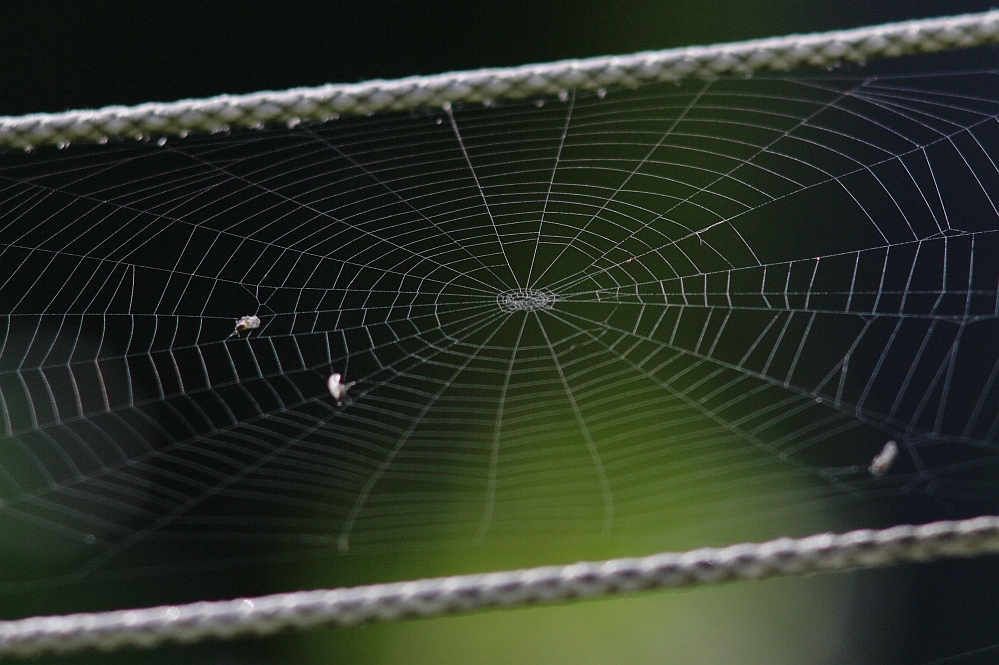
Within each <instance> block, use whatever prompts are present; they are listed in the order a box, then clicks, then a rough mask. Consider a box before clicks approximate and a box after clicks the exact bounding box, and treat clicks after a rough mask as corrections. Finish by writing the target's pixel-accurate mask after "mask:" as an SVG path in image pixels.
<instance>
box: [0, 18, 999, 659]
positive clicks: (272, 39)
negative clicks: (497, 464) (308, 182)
mask: <svg viewBox="0 0 999 665" xmlns="http://www.w3.org/2000/svg"><path fill="white" fill-rule="evenodd" d="M990 4H991V3H989V2H981V1H977V2H972V1H952V2H948V3H940V2H929V1H923V2H901V1H899V2H890V3H888V2H885V3H871V2H867V1H863V0H842V1H839V2H829V1H828V0H825V1H822V2H819V1H815V0H810V1H800V0H799V1H795V2H789V1H782V2H772V1H771V2H760V1H759V0H756V1H755V2H745V1H741V2H737V1H734V0H711V1H702V2H688V3H675V2H663V1H659V2H656V1H643V0H627V1H619V2H594V1H592V0H587V1H585V2H571V3H570V2H563V3H555V2H507V3H488V2H478V3H476V2H419V1H412V2H402V1H396V0H392V1H376V0H374V1H373V0H368V1H352V2H326V3H319V2H276V3H263V2H260V3H257V2H237V1H229V2H222V1H219V2H200V3H193V2H192V3H162V2H144V3H127V2H98V1H93V0H92V1H82V2H47V3H39V2H29V1H16V2H10V1H7V2H4V3H3V5H2V6H0V30H2V31H3V38H2V40H0V114H3V115H17V114H22V113H29V112H36V111H59V110H64V109H72V108H88V107H100V106H105V105H109V104H135V103H140V102H146V101H171V100H175V99H180V98H187V97H203V96H209V95H215V94H220V93H243V92H254V91H257V90H263V89H283V88H288V87H293V86H307V85H318V84H322V83H327V82H353V81H360V80H365V79H371V78H392V77H397V76H405V75H411V74H423V73H427V74H429V73H437V72H441V71H448V70H459V69H470V68H477V67H490V66H502V65H517V64H523V63H528V62H543V61H550V60H556V59H561V58H572V57H586V56H593V55H604V54H612V53H629V52H633V51H637V50H644V49H656V48H665V47H671V46H682V45H691V44H710V43H716V42H721V41H735V40H742V39H750V38H760V37H769V36H773V35H781V34H788V33H800V32H811V31H820V30H831V29H839V28H850V27H857V26H862V25H868V24H873V23H880V22H885V21H894V20H904V19H911V18H920V17H927V16H937V15H941V14H958V13H963V12H967V11H982V10H984V9H988V8H989V6H990ZM984 65H990V66H994V65H995V63H983V66H984ZM799 526H803V525H799ZM737 537H741V536H736V535H733V538H737ZM705 544H721V543H714V542H712V543H705ZM627 553H629V552H628V551H627V543H617V545H616V548H615V549H613V550H608V551H607V552H606V554H607V555H624V554H627ZM544 555H545V553H542V552H539V553H538V555H537V556H538V558H539V562H540V561H543V560H544ZM551 556H552V558H553V559H554V560H563V559H564V558H565V557H566V556H567V554H566V553H564V552H561V551H559V549H558V546H557V544H554V543H553V544H552V550H551ZM568 556H571V555H568ZM413 559H414V560H413V561H404V560H401V559H400V557H390V558H389V559H387V560H386V561H385V562H384V565H382V566H380V567H379V565H378V564H374V565H373V566H368V567H365V566H362V565H360V564H359V567H358V572H357V573H356V575H355V576H354V578H352V577H351V573H350V571H345V572H344V573H343V574H341V575H340V579H345V580H348V581H353V582H354V583H363V582H369V581H376V580H372V579H370V571H371V570H372V569H377V570H378V571H379V572H378V580H379V581H380V580H391V579H398V578H401V577H406V576H407V575H408V574H409V572H408V571H413V570H420V571H427V570H435V572H436V574H448V573H451V572H456V571H462V572H463V571H466V570H482V569H487V568H489V567H492V566H500V567H501V566H503V562H504V557H503V555H502V553H497V554H496V555H495V556H493V557H488V556H486V557H483V558H481V559H476V560H461V561H456V560H448V559H447V558H446V557H439V556H436V555H434V556H431V555H427V558H426V559H423V560H417V559H419V557H418V556H413ZM553 562H554V561H553ZM369 563H370V562H369ZM0 565H2V562H0ZM292 565H294V566H295V567H296V569H295V571H294V573H293V574H292V573H291V572H288V577H289V578H294V579H296V580H301V579H302V578H303V577H305V578H308V577H309V573H308V572H303V571H302V570H301V568H299V566H302V565H305V564H288V567H291V566H292ZM286 572H287V571H285V570H284V569H283V567H282V566H281V565H279V566H274V567H271V568H270V569H267V570H264V569H259V570H251V571H242V570H241V571H238V572H232V571H229V570H222V571H221V572H218V573H217V575H218V576H222V577H224V576H227V575H237V574H238V575H247V576H251V577H252V576H254V575H256V576H259V583H255V582H254V581H253V580H252V579H248V580H247V581H246V583H245V585H244V586H245V587H246V588H250V589H252V588H254V587H255V586H259V588H261V589H271V588H274V587H275V586H277V587H280V586H281V582H280V580H281V579H282V577H283V576H284V575H285V573H286ZM312 576H313V577H314V578H315V580H316V584H317V585H320V584H323V580H324V579H328V578H327V576H326V575H325V574H324V571H322V570H315V571H313V573H312ZM209 577H210V576H209ZM996 579H997V566H996V565H995V561H994V560H992V561H976V562H957V563H942V564H935V565H927V566H918V567H908V568H905V569H900V570H893V571H886V572H868V573H859V574H852V575H840V576H825V577H817V578H808V579H801V580H780V581H773V582H767V583H761V584H740V585H731V586H727V587H723V588H716V589H705V590H695V591H684V592H667V593H662V594H651V595H647V596H644V597H640V598H635V599H623V600H613V601H602V602H597V603H589V604H583V605H578V606H569V607H563V608H556V609H531V610H526V611H519V612H512V613H487V614H482V615H477V616H473V617H465V618H456V619H443V620H435V621H417V622H409V623H406V624H400V625H398V626H371V627H362V628H358V629H353V630H315V631H310V632H307V633H298V634H290V635H287V636H279V637H276V638H270V639H266V640H244V641H241V642H235V643H225V644H215V643H208V644H202V645H197V646H193V647H183V648H182V647H168V648H165V649H161V650H158V651H155V652H149V653H145V652H124V653H122V654H116V655H114V656H96V655H90V656H81V657H74V658H67V659H53V662H66V663H70V662H73V663H76V662H122V663H124V662H178V661H181V662H204V663H209V662H210V663H270V662H316V663H321V662H344V663H348V662H350V663H353V662H358V663H360V662H400V663H402V662H407V663H416V662H427V663H443V662H454V663H463V662H511V663H513V662H518V663H519V662H539V663H552V662H566V663H580V662H593V663H601V662H607V663H610V662H622V663H623V662H632V663H638V662H677V663H706V664H711V663H719V664H720V663H810V662H840V663H843V662H856V663H923V662H928V661H930V660H932V659H934V658H940V657H944V656H950V655H953V654H956V653H960V652H961V651H962V650H967V649H972V648H976V647H981V646H987V645H989V644H994V643H996V642H997V641H999V620H997V619H996V617H995V602H996V596H995V594H994V593H989V587H990V584H994V582H995V580H996ZM161 581H163V583H167V582H166V580H165V578H159V577H157V576H155V575H149V576H140V577H139V578H138V579H135V580H132V581H130V582H128V583H126V584H124V585H122V586H123V587H125V588H122V589H118V588H116V589H114V590H113V591H112V590H111V589H108V595H109V596H110V595H112V594H125V595H124V596H115V597H116V598H118V599H119V600H118V601H115V603H117V602H121V600H120V599H121V598H127V594H128V589H127V587H128V586H129V585H133V586H135V587H136V588H140V587H142V586H144V585H156V584H159V583H161ZM169 583H170V584H177V581H176V579H175V578H170V580H169ZM190 585H191V588H189V589H186V590H184V591H183V592H178V594H177V595H178V596H188V595H193V596H198V597H204V598H213V597H216V595H217V594H216V593H215V592H214V590H213V587H212V586H211V584H210V582H207V583H206V582H205V578H203V577H196V578H195V577H192V579H191V582H190ZM220 588H224V585H221V584H220ZM202 590H203V593H202ZM983 590H984V593H983ZM52 593H56V594H61V593H67V592H66V591H64V590H59V589H56V590H54V591H53V592H52ZM134 596H135V597H136V598H141V597H142V596H143V594H142V593H141V592H139V591H135V593H134ZM36 599H37V601H38V602H37V604H36V605H35V606H33V607H31V608H30V610H28V607H29V606H31V603H27V604H19V605H18V607H17V609H13V608H12V607H10V606H8V605H4V604H2V603H0V612H2V613H3V614H4V615H5V616H4V618H13V617H14V616H18V615H20V614H21V613H23V612H25V611H31V612H34V611H37V612H44V611H46V610H45V607H46V605H47V601H46V598H45V593H42V592H39V593H38V595H37V598H36ZM107 602H108V600H107V598H106V597H104V598H98V597H93V598H90V597H84V598H79V599H77V600H76V602H75V603H71V604H78V605H80V606H81V607H93V608H99V607H103V606H104V605H105V604H106V603H107ZM829 654H835V658H836V660H834V661H833V660H829V658H830V657H831V656H829ZM948 662H950V661H948ZM953 662H959V663H988V662H999V652H997V651H992V652H990V653H986V654H984V655H983V656H982V657H980V658H978V659H976V658H966V659H958V660H955V661H953Z"/></svg>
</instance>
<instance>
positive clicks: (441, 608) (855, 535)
mask: <svg viewBox="0 0 999 665" xmlns="http://www.w3.org/2000/svg"><path fill="white" fill-rule="evenodd" d="M997 552H999V517H997V516H983V517H976V518H973V519H967V520H961V521H956V522H933V523H930V524H924V525H921V526H895V527H892V528H889V529H883V530H880V531H873V530H869V529H864V530H860V531H851V532H849V533H844V534H840V535H836V534H831V533H822V534H816V535H813V536H809V537H807V538H801V539H792V538H778V539H776V540H771V541H768V542H765V543H743V544H739V545H731V546H729V547H722V548H703V549H696V550H691V551H689V552H683V553H663V554H654V555H652V556H647V557H642V558H630V559H611V560H608V561H601V562H581V563H575V564H572V565H567V566H546V567H543V568H530V569H526V570H514V571H507V572H494V573H486V574H480V575H458V576H454V577H443V578H436V579H424V580H418V581H414V582H400V583H394V584H375V585H370V586H361V587H354V588H345V589H332V590H319V591H300V592H295V593H281V594H275V595H271V596H262V597H259V598H241V599H237V600H227V601H219V602H199V603H193V604H190V605H172V606H162V607H152V608H148V609H135V610H120V611H114V612H102V613H90V614H70V615H66V616H49V617H33V618H30V619H21V620H17V621H4V622H0V656H3V655H20V656H27V655H37V654H39V653H44V652H69V651H76V650H80V649H86V648H97V649H102V650H112V649H117V648H120V647H123V646H126V645H129V646H136V647H152V646H155V645H157V644H159V643H161V642H164V641H167V640H171V641H177V642H194V641H198V640H202V639H206V638H230V637H233V636H235V635H240V634H257V635H265V634H269V633H273V632H275V631H278V630H282V629H287V628H309V627H313V626H318V625H324V624H327V625H328V624H334V625H341V626H351V625H356V624H359V623H364V622H374V621H394V620H398V619H403V618H407V617H432V616H439V615H443V614H458V613H464V612H471V611H473V610H478V609H482V608H490V607H492V608H497V607H518V606H523V605H528V604H538V603H553V602H558V601H564V600H570V599H579V598H589V597H595V596H603V595H609V594H621V593H630V592H636V591H643V590H647V589H655V588H660V587H680V586H690V585H696V584H712V583H717V582H726V581H731V580H758V579H763V578H767V577H775V576H791V575H806V574H809V573H817V572H824V571H847V570H856V569H860V568H875V567H880V566H887V565H890V564H896V563H901V562H906V561H926V560H929V559H936V558H942V557H969V556H976V555H981V554H987V553H997Z"/></svg>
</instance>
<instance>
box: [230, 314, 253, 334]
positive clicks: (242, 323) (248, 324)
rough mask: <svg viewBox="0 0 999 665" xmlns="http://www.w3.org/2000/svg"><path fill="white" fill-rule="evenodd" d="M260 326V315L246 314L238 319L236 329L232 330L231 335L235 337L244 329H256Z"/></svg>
mask: <svg viewBox="0 0 999 665" xmlns="http://www.w3.org/2000/svg"><path fill="white" fill-rule="evenodd" d="M259 327H260V317H259V316H257V315H256V314H251V315H250V316H244V317H243V318H241V319H236V329H235V330H233V331H232V333H231V334H230V335H229V337H233V336H235V335H238V334H239V333H241V332H243V331H244V330H255V329H257V328H259Z"/></svg>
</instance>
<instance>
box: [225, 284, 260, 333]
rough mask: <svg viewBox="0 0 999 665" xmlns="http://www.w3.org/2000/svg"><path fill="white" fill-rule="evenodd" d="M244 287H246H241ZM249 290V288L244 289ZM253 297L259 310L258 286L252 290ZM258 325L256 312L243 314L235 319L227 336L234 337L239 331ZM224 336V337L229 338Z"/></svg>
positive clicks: (252, 328) (254, 327)
mask: <svg viewBox="0 0 999 665" xmlns="http://www.w3.org/2000/svg"><path fill="white" fill-rule="evenodd" d="M243 288H244V289H246V287H245V286H244V287H243ZM246 290H247V291H249V289H246ZM253 297H254V299H256V301H257V312H259V311H260V287H259V286H258V287H257V290H256V291H254V292H253ZM259 327H260V317H259V316H257V314H256V313H254V314H250V315H249V316H243V317H240V318H238V319H236V329H235V330H233V331H232V332H231V333H229V337H236V336H237V335H239V333H241V332H246V331H247V330H256V329H257V328H259ZM229 337H226V339H229Z"/></svg>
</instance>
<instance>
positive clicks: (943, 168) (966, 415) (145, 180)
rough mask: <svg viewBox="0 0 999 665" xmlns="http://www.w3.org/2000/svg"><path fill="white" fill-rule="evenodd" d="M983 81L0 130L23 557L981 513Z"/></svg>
mask: <svg viewBox="0 0 999 665" xmlns="http://www.w3.org/2000/svg"><path fill="white" fill-rule="evenodd" d="M995 89H996V73H995V72H994V71H991V70H984V71H983V70H973V71H961V72H950V73H947V74H946V75H943V74H925V73H915V74H906V75H896V76H891V75H882V76H872V75H866V74H864V73H863V71H862V70H861V72H860V75H844V74H841V73H832V74H829V75H822V76H814V77H798V78H794V77H780V78H756V79H749V80H746V79H720V80H716V81H711V82H690V83H684V84H683V85H679V86H674V85H664V86H659V85H655V86H646V87H641V88H638V89H637V90H634V91H614V92H611V93H609V94H606V95H596V94H594V95H586V94H576V93H571V92H570V93H568V94H565V95H561V96H559V97H557V98H553V99H541V100H530V101H528V102H525V103H523V104H519V103H512V104H501V105H492V106H490V107H487V108H484V107H478V106H465V107H455V108H448V109H442V110H439V111H428V112H426V113H416V114H400V115H388V116H380V117H372V118H363V119H357V120H337V121H331V122H326V123H320V124H308V123H301V124H299V125H298V126H296V127H294V128H289V129H267V130H262V131H247V132H243V133H234V134H231V135H210V136H190V137H187V138H184V139H168V140H166V141H159V142H150V143H144V142H139V143H131V142H121V143H111V144H109V145H105V146H76V145H73V146H69V147H67V148H64V149H59V150H57V149H41V150H36V151H34V152H32V153H31V154H21V153H14V152H7V153H4V154H3V155H0V262H2V264H3V265H4V266H5V268H4V271H3V274H2V276H0V303H2V311H0V325H2V333H0V334H2V346H0V418H2V436H3V439H2V452H0V498H2V504H0V522H2V524H3V527H4V528H6V529H10V530H13V531H15V532H16V533H18V534H22V535H23V538H22V539H21V540H19V541H18V542H19V543H21V544H20V545H16V546H12V545H8V546H7V547H8V549H11V548H13V549H12V550H11V551H10V552H8V554H10V555H11V556H16V557H21V559H25V560H26V559H28V558H30V557H32V556H35V555H37V554H38V553H39V552H43V551H57V552H59V555H58V556H57V557H56V559H57V560H56V562H55V563H54V564H52V566H51V567H48V568H45V569H44V570H41V571H33V572H30V573H26V575H27V577H26V578H25V579H27V580H28V582H31V580H42V579H49V578H51V577H53V576H56V577H58V576H63V577H65V578H66V579H72V580H75V581H79V580H85V579H90V578H93V577H94V576H97V575H99V574H115V573H120V572H122V571H125V570H129V569H132V568H141V567H143V566H146V567H148V566H162V567H166V568H167V569H174V570H178V571H179V570H181V569H182V566H180V565H179V564H177V565H174V564H172V563H171V561H170V560H167V559H165V556H166V555H165V554H164V552H165V551H173V550H169V549H164V548H166V547H167V545H168V544H171V543H172V544H178V543H179V544H180V545H178V546H179V547H184V546H185V545H187V544H191V543H197V544H198V552H197V556H201V557H203V558H204V560H205V561H210V562H213V565H214V563H218V562H225V561H235V560H237V559H240V558H243V557H253V556H258V555H259V556H265V555H266V556H270V555H272V554H274V553H280V554H282V555H284V554H289V555H298V554H302V553H305V554H308V553H322V554H324V555H325V554H327V553H330V552H332V553H339V554H343V553H362V554H363V553H370V552H394V551H402V550H408V549H421V548H438V549H440V548H443V549H457V548H462V547H469V546H476V545H483V544H485V545H489V544H490V543H497V542H500V541H509V540H510V539H514V540H515V539H522V540H525V541H538V540H543V539H544V538H546V537H547V535H548V534H550V533H552V530H557V531H558V533H560V534H562V535H563V536H564V537H578V538H579V539H581V540H585V539H595V540H598V541H599V540H602V539H603V540H606V539H609V538H614V537H617V536H618V535H620V534H623V533H632V532H642V533H651V534H656V535H655V537H656V538H658V539H659V540H657V542H659V543H666V544H667V545H668V543H669V542H670V541H669V538H671V537H672V534H674V533H677V532H679V531H681V530H682V529H683V528H684V525H685V524H690V523H696V524H701V525H703V524H707V525H719V528H721V527H722V526H724V525H732V524H738V523H760V524H777V523H780V522H781V520H785V519H791V517H792V516H794V515H802V514H803V515H806V516H809V518H810V519H814V520H818V521H819V522H820V526H821V522H822V521H823V520H825V519H826V518H825V517H823V515H825V514H826V513H824V512H823V511H824V510H826V509H827V508H830V507H832V508H835V507H837V506H846V507H854V508H859V510H860V511H861V512H863V511H864V510H868V509H873V508H872V507H874V506H880V505H881V504H880V503H878V502H879V501H882V500H885V499H886V498H887V499H891V500H893V501H902V502H905V501H907V500H909V499H910V498H912V497H927V496H928V497H930V498H931V499H932V500H933V501H935V502H938V503H939V505H942V506H945V507H947V509H948V510H952V512H954V513H961V512H962V511H972V508H971V507H970V506H974V510H978V509H980V508H981V507H982V506H992V507H993V509H994V507H995V504H996V500H997V498H999V491H997V490H999V488H997V485H996V481H995V468H996V464H997V462H999V444H997V432H999V380H997V377H999V354H997V347H996V344H995V340H996V339H997V338H999V330H997V320H999V318H997V313H999V298H997V284H999V260H997V258H996V257H999V246H997V245H999V243H997V239H999V236H997V230H999V221H997V220H999V215H997V212H996V210H997V192H999V175H997V166H996V164H997V161H999V154H997V150H996V146H997V145H999V141H997V136H999V129H997V112H999V100H997V98H996V95H995ZM248 316H257V317H259V321H260V323H259V326H257V327H252V328H250V327H246V328H245V329H243V330H240V331H238V332H239V334H236V335H234V334H233V325H234V321H235V322H237V326H238V321H240V320H241V319H243V318H244V317H248ZM332 372H337V373H340V374H341V375H342V376H343V380H344V381H345V382H354V385H353V387H352V388H351V389H350V394H349V399H346V400H344V403H343V405H342V406H341V407H339V408H338V407H337V405H336V404H335V403H334V401H333V400H332V399H331V398H330V395H329V393H328V391H327V388H326V379H327V377H328V376H330V374H331V373H332ZM889 440H892V441H896V442H897V445H898V448H899V453H898V456H897V459H895V460H894V462H893V464H892V466H891V468H890V469H888V470H887V471H886V472H885V473H883V474H882V475H881V476H878V477H875V476H872V474H870V473H869V472H868V471H867V469H868V467H869V466H870V465H871V460H872V458H874V457H875V456H876V455H877V454H878V453H879V451H881V450H882V449H883V447H884V446H885V444H886V442H887V441H889ZM844 515H849V513H844ZM837 519H839V520H840V522H837V528H841V525H842V523H843V521H849V520H850V519H851V518H850V517H848V516H846V517H842V516H841V517H838V518H837ZM858 526H871V525H870V524H868V523H864V522H862V521H860V522H859V523H858ZM767 535H780V533H769V534H767ZM234 544H235V545H236V546H237V547H236V549H237V550H238V551H234ZM60 557H61V558H60ZM171 566H173V568H171ZM32 576H34V577H32ZM60 579H61V578H60ZM24 583H27V582H25V580H22V579H14V578H11V579H10V580H7V579H6V578H5V581H4V582H3V583H2V584H6V585H10V586H18V585H20V586H19V587H18V588H21V586H23V584H24ZM39 583H41V582H39Z"/></svg>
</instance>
